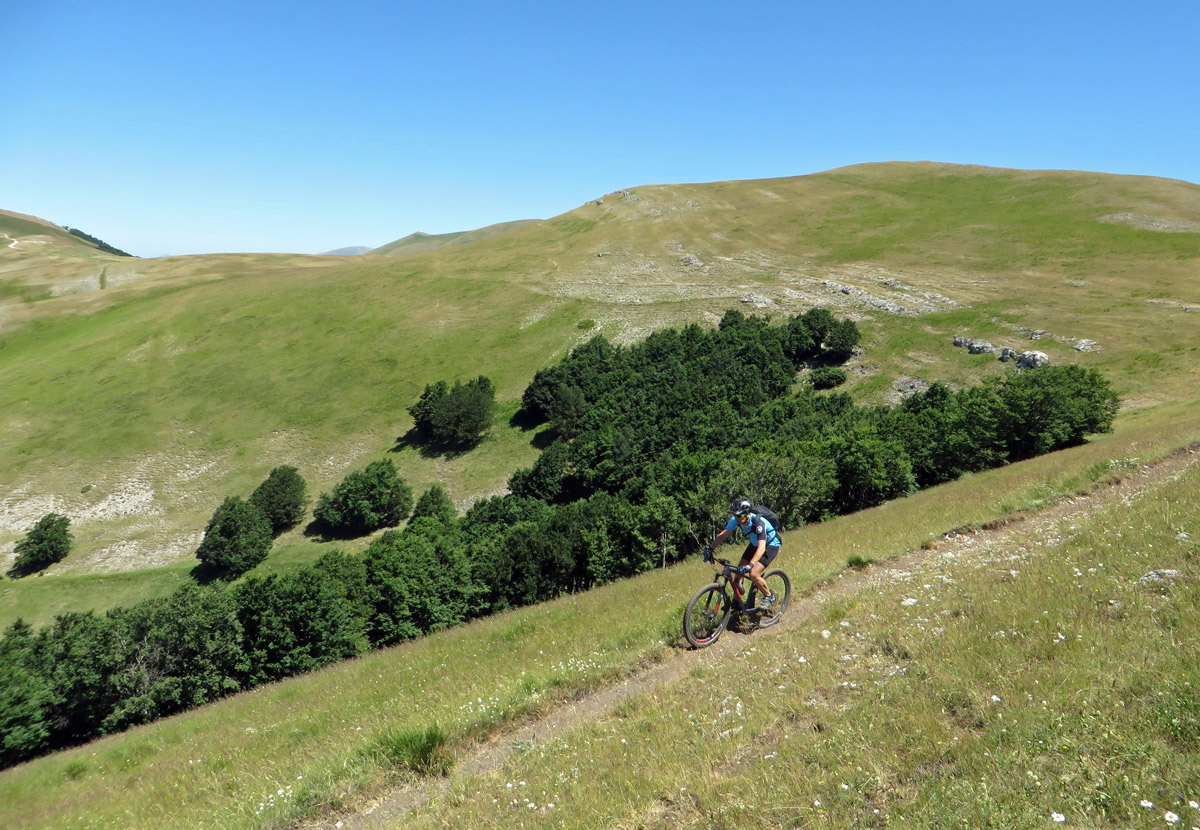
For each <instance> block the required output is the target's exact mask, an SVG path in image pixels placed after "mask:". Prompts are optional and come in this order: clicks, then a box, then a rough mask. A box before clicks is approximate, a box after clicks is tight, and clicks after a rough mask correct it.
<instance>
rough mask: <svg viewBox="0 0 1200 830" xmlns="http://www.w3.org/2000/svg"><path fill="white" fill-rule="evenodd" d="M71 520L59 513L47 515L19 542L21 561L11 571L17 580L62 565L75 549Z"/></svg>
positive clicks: (17, 560) (19, 557)
mask: <svg viewBox="0 0 1200 830" xmlns="http://www.w3.org/2000/svg"><path fill="white" fill-rule="evenodd" d="M70 525H71V520H70V519H68V518H67V517H66V516H63V515H61V514H59V513H47V514H46V515H45V516H42V518H40V519H38V523H37V524H35V525H34V526H33V528H32V529H31V530H30V531H29V532H28V533H27V534H25V538H24V539H22V540H21V541H19V542H17V547H16V551H17V559H16V562H14V563H13V566H12V568H11V569H9V571H8V575H9V576H11V577H13V578H14V579H15V578H17V577H22V576H26V575H28V574H31V573H34V572H36V571H40V570H42V569H43V568H48V567H50V566H51V565H53V564H54V563H55V562H61V561H62V560H63V559H65V558H66V556H67V553H68V552H69V551H70V550H71V541H72V539H71V533H70V531H69V529H68V528H69V527H70Z"/></svg>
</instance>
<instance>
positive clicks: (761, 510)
mask: <svg viewBox="0 0 1200 830" xmlns="http://www.w3.org/2000/svg"><path fill="white" fill-rule="evenodd" d="M750 512H751V513H757V514H758V515H760V516H762V517H763V518H764V519H766V520H767V521H768V522H770V523H771V526H772V527H774V528H775V530H776V531H779V532H782V531H783V521H782V520H781V519H780V518H779V516H777V515H776V514H775V511H774V510H772V509H771V508H769V507H767V506H766V505H763V504H756V505H754V506H753V507H751V508H750Z"/></svg>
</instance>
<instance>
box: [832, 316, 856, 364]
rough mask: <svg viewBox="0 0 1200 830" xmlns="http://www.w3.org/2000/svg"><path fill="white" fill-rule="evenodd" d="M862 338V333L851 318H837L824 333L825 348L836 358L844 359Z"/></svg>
mask: <svg viewBox="0 0 1200 830" xmlns="http://www.w3.org/2000/svg"><path fill="white" fill-rule="evenodd" d="M860 339H862V333H861V332H859V330H858V326H857V325H855V324H854V321H853V320H838V321H837V322H835V323H834V324H833V325H832V326H830V327H829V333H828V334H827V335H825V343H824V345H825V348H826V349H827V350H828V351H829V353H830V355H831V356H832V357H834V358H836V359H837V360H845V359H847V358H848V357H850V355H851V354H852V353H853V352H854V347H855V346H857V345H858V341H859V340H860Z"/></svg>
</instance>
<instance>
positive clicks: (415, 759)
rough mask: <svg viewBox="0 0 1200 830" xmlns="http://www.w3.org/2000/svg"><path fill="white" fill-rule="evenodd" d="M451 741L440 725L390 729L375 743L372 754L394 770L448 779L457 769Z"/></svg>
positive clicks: (377, 736) (377, 737) (372, 745)
mask: <svg viewBox="0 0 1200 830" xmlns="http://www.w3.org/2000/svg"><path fill="white" fill-rule="evenodd" d="M449 741H450V738H449V736H448V735H447V734H446V732H445V731H444V730H443V729H442V728H441V727H439V726H437V725H436V724H434V725H433V726H430V727H428V728H426V729H398V728H395V727H388V728H386V729H384V730H383V731H381V732H380V733H379V734H378V735H376V736H375V739H374V740H373V741H372V742H371V750H372V753H373V754H374V755H375V756H376V757H377V758H379V759H381V760H382V761H384V762H385V763H386V764H388V765H389V766H390V767H392V768H393V769H396V770H400V771H402V772H412V773H416V774H417V775H423V776H429V777H434V776H444V775H448V774H449V773H450V768H451V767H453V766H454V759H453V757H451V755H450V752H449V749H448V747H447V744H448V743H449Z"/></svg>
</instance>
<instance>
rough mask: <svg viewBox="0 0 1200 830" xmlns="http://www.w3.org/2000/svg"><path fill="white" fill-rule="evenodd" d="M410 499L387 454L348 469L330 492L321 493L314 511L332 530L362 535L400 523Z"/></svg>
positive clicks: (410, 495)
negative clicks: (362, 466)
mask: <svg viewBox="0 0 1200 830" xmlns="http://www.w3.org/2000/svg"><path fill="white" fill-rule="evenodd" d="M412 503H413V497H412V488H411V487H409V486H408V485H407V484H406V483H405V482H404V479H402V478H400V476H398V475H397V474H396V465H395V464H393V463H392V460H391V459H390V458H386V459H384V460H382V461H375V462H373V463H371V464H368V465H367V466H366V468H365V469H363V470H355V471H354V472H352V473H350V474H349V475H347V476H346V477H345V478H344V479H342V480H341V481H340V482H339V483H338V484H337V486H336V487H334V488H333V492H332V493H322V494H321V497H320V498H319V499H317V507H316V509H315V510H313V515H314V516H315V517H316V518H317V520H318V521H320V522H322V523H323V524H324V525H325V526H326V527H327V528H329V530H331V531H332V532H334V533H340V534H350V535H356V534H357V535H361V534H364V533H370V532H371V531H373V530H378V529H379V528H381V527H395V526H396V525H398V524H400V522H402V521H403V520H404V519H405V517H407V516H408V512H409V511H410V510H411V509H412Z"/></svg>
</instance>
